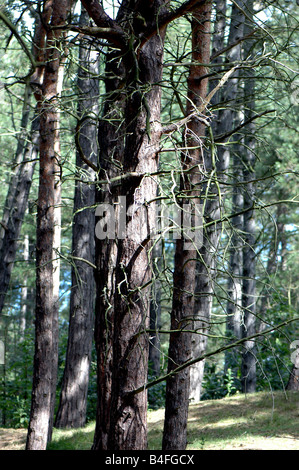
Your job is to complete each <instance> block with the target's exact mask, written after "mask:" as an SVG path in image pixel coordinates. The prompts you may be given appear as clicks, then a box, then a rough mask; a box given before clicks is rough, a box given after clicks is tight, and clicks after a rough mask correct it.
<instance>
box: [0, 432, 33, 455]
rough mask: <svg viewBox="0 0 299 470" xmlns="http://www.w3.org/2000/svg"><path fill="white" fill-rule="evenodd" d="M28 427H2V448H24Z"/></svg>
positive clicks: (0, 437)
mask: <svg viewBox="0 0 299 470" xmlns="http://www.w3.org/2000/svg"><path fill="white" fill-rule="evenodd" d="M26 436H27V430H26V429H3V428H2V429H0V450H24V449H25V443H26Z"/></svg>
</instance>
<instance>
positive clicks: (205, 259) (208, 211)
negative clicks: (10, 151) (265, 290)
mask: <svg viewBox="0 0 299 470" xmlns="http://www.w3.org/2000/svg"><path fill="white" fill-rule="evenodd" d="M215 8H216V20H215V27H214V32H213V41H212V53H214V54H217V52H218V51H220V50H222V49H223V48H224V34H225V25H226V8H227V6H226V1H223V0H220V1H217V2H216V5H215ZM204 59H205V60H206V62H209V56H208V51H207V56H206V57H205V58H204ZM221 60H222V59H221V58H220V57H217V58H216V59H215V61H214V62H213V63H214V64H218V63H219V62H220V61H221ZM216 85H217V80H212V81H211V82H210V89H211V88H214V87H215V86H216ZM222 93H223V92H222V90H220V91H218V92H217V93H216V95H215V96H214V98H213V100H212V103H215V101H216V98H217V97H219V94H220V95H222ZM213 114H214V113H213ZM223 124H224V122H223V120H222V119H221V118H220V116H219V112H217V113H216V116H215V118H214V120H213V123H212V130H213V133H214V134H221V133H222V130H223ZM215 160H216V162H215ZM204 162H205V164H204V168H205V176H206V183H203V185H202V199H203V211H204V214H203V215H204V219H205V220H206V221H207V222H210V221H212V220H217V219H218V218H219V217H220V211H221V204H222V201H221V198H220V195H219V191H221V192H222V190H223V187H222V185H221V180H223V179H224V178H225V171H226V169H227V167H228V163H229V158H228V152H227V150H226V149H223V148H222V147H220V148H219V149H218V151H217V155H216V152H215V150H214V149H211V151H210V152H205V154H204ZM215 179H216V180H217V181H218V185H215V184H214V183H213V182H212V181H211V180H215ZM222 197H223V194H222ZM220 232H221V228H220V224H217V225H212V226H210V228H208V229H207V230H205V231H204V233H203V246H202V247H201V248H200V250H199V253H198V262H197V266H196V289H195V303H194V318H195V320H194V322H193V329H194V330H195V331H196V333H195V334H194V335H193V336H192V354H193V356H200V355H202V354H204V352H205V350H206V347H207V341H208V336H207V334H208V329H209V323H210V315H211V309H212V303H213V291H214V287H213V285H214V280H215V276H216V270H215V262H216V260H215V254H216V252H217V246H218V242H219V236H220ZM204 366H205V361H200V362H198V363H197V364H194V365H193V366H191V368H190V400H192V401H194V402H198V401H199V400H200V397H201V388H202V381H203V376H204Z"/></svg>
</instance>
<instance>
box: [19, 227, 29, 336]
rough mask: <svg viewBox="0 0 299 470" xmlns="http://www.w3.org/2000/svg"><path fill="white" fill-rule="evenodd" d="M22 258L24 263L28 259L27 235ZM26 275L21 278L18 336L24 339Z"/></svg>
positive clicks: (26, 292)
mask: <svg viewBox="0 0 299 470" xmlns="http://www.w3.org/2000/svg"><path fill="white" fill-rule="evenodd" d="M23 260H24V262H25V264H26V265H27V264H28V261H29V236H28V235H27V234H26V235H25V236H24V248H23ZM27 282H28V281H27V275H26V274H25V277H24V279H23V283H22V284H23V285H22V292H21V316H20V338H21V340H23V339H24V336H25V331H26V316H27V298H28V286H27Z"/></svg>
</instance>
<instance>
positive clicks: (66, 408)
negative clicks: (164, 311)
mask: <svg viewBox="0 0 299 470" xmlns="http://www.w3.org/2000/svg"><path fill="white" fill-rule="evenodd" d="M87 20H88V15H87V13H86V12H85V11H82V13H81V19H80V24H81V25H85V24H87V22H88V21H87ZM79 62H80V63H79V71H78V93H79V94H78V100H79V101H78V115H79V117H80V120H81V122H82V124H81V125H80V130H79V131H78V132H79V136H78V143H79V145H80V147H81V150H82V152H83V153H84V155H85V156H86V158H87V159H88V160H89V161H90V162H92V163H93V164H94V165H96V163H97V153H98V152H97V134H96V133H97V126H96V119H97V115H98V99H99V81H98V77H97V74H98V57H97V53H95V52H92V51H91V50H90V45H89V44H88V42H87V41H84V40H82V41H81V45H80V51H79ZM87 116H89V119H87ZM76 166H77V169H78V170H77V176H78V179H80V178H81V177H82V176H83V177H84V178H86V176H87V175H89V178H90V179H91V180H92V178H93V177H94V170H92V169H91V168H90V167H88V166H87V165H86V164H85V163H84V162H83V161H82V159H81V157H80V153H79V152H77V161H76ZM94 203H95V187H94V185H88V184H84V183H81V182H79V181H77V182H76V186H75V197H74V222H73V239H72V255H73V256H74V259H73V267H72V288H71V297H70V318H69V336H68V345H67V353H66V363H65V369H64V375H63V381H62V386H61V396H60V403H59V407H58V411H57V415H56V421H55V426H56V427H58V428H79V427H82V426H84V424H85V422H86V406H87V391H88V383H89V369H90V360H91V350H92V337H93V318H94V295H95V285H94V275H93V274H94V273H93V268H92V266H91V265H92V264H93V263H94V225H95V220H94V211H93V209H92V206H93V205H94ZM79 258H80V260H79ZM88 262H89V263H90V264H88Z"/></svg>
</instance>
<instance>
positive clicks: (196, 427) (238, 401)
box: [0, 392, 299, 450]
mask: <svg viewBox="0 0 299 470" xmlns="http://www.w3.org/2000/svg"><path fill="white" fill-rule="evenodd" d="M163 420H164V410H163V409H160V410H156V411H150V412H149V416H148V441H149V449H150V450H160V449H161V442H162V432H163ZM94 427H95V423H94V422H91V423H89V424H88V425H87V426H85V427H84V428H81V429H71V430H70V429H68V430H61V429H54V433H53V440H52V442H51V444H50V445H49V450H89V449H90V448H91V446H92V442H93V436H94ZM25 436H26V430H25V429H24V430H19V429H4V428H3V429H0V437H1V438H0V449H4V448H6V449H10V448H15V449H21V448H23V446H24V442H25ZM1 441H2V442H1ZM1 444H2V445H1ZM187 449H188V450H202V449H203V450H215V449H216V450H222V449H225V450H228V449H233V450H245V449H257V450H299V392H287V394H284V393H283V392H275V393H273V394H271V393H266V392H260V393H254V394H250V395H247V396H244V395H234V396H232V397H228V398H223V399H221V400H208V401H202V402H200V403H197V404H192V405H190V408H189V422H188V447H187Z"/></svg>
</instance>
